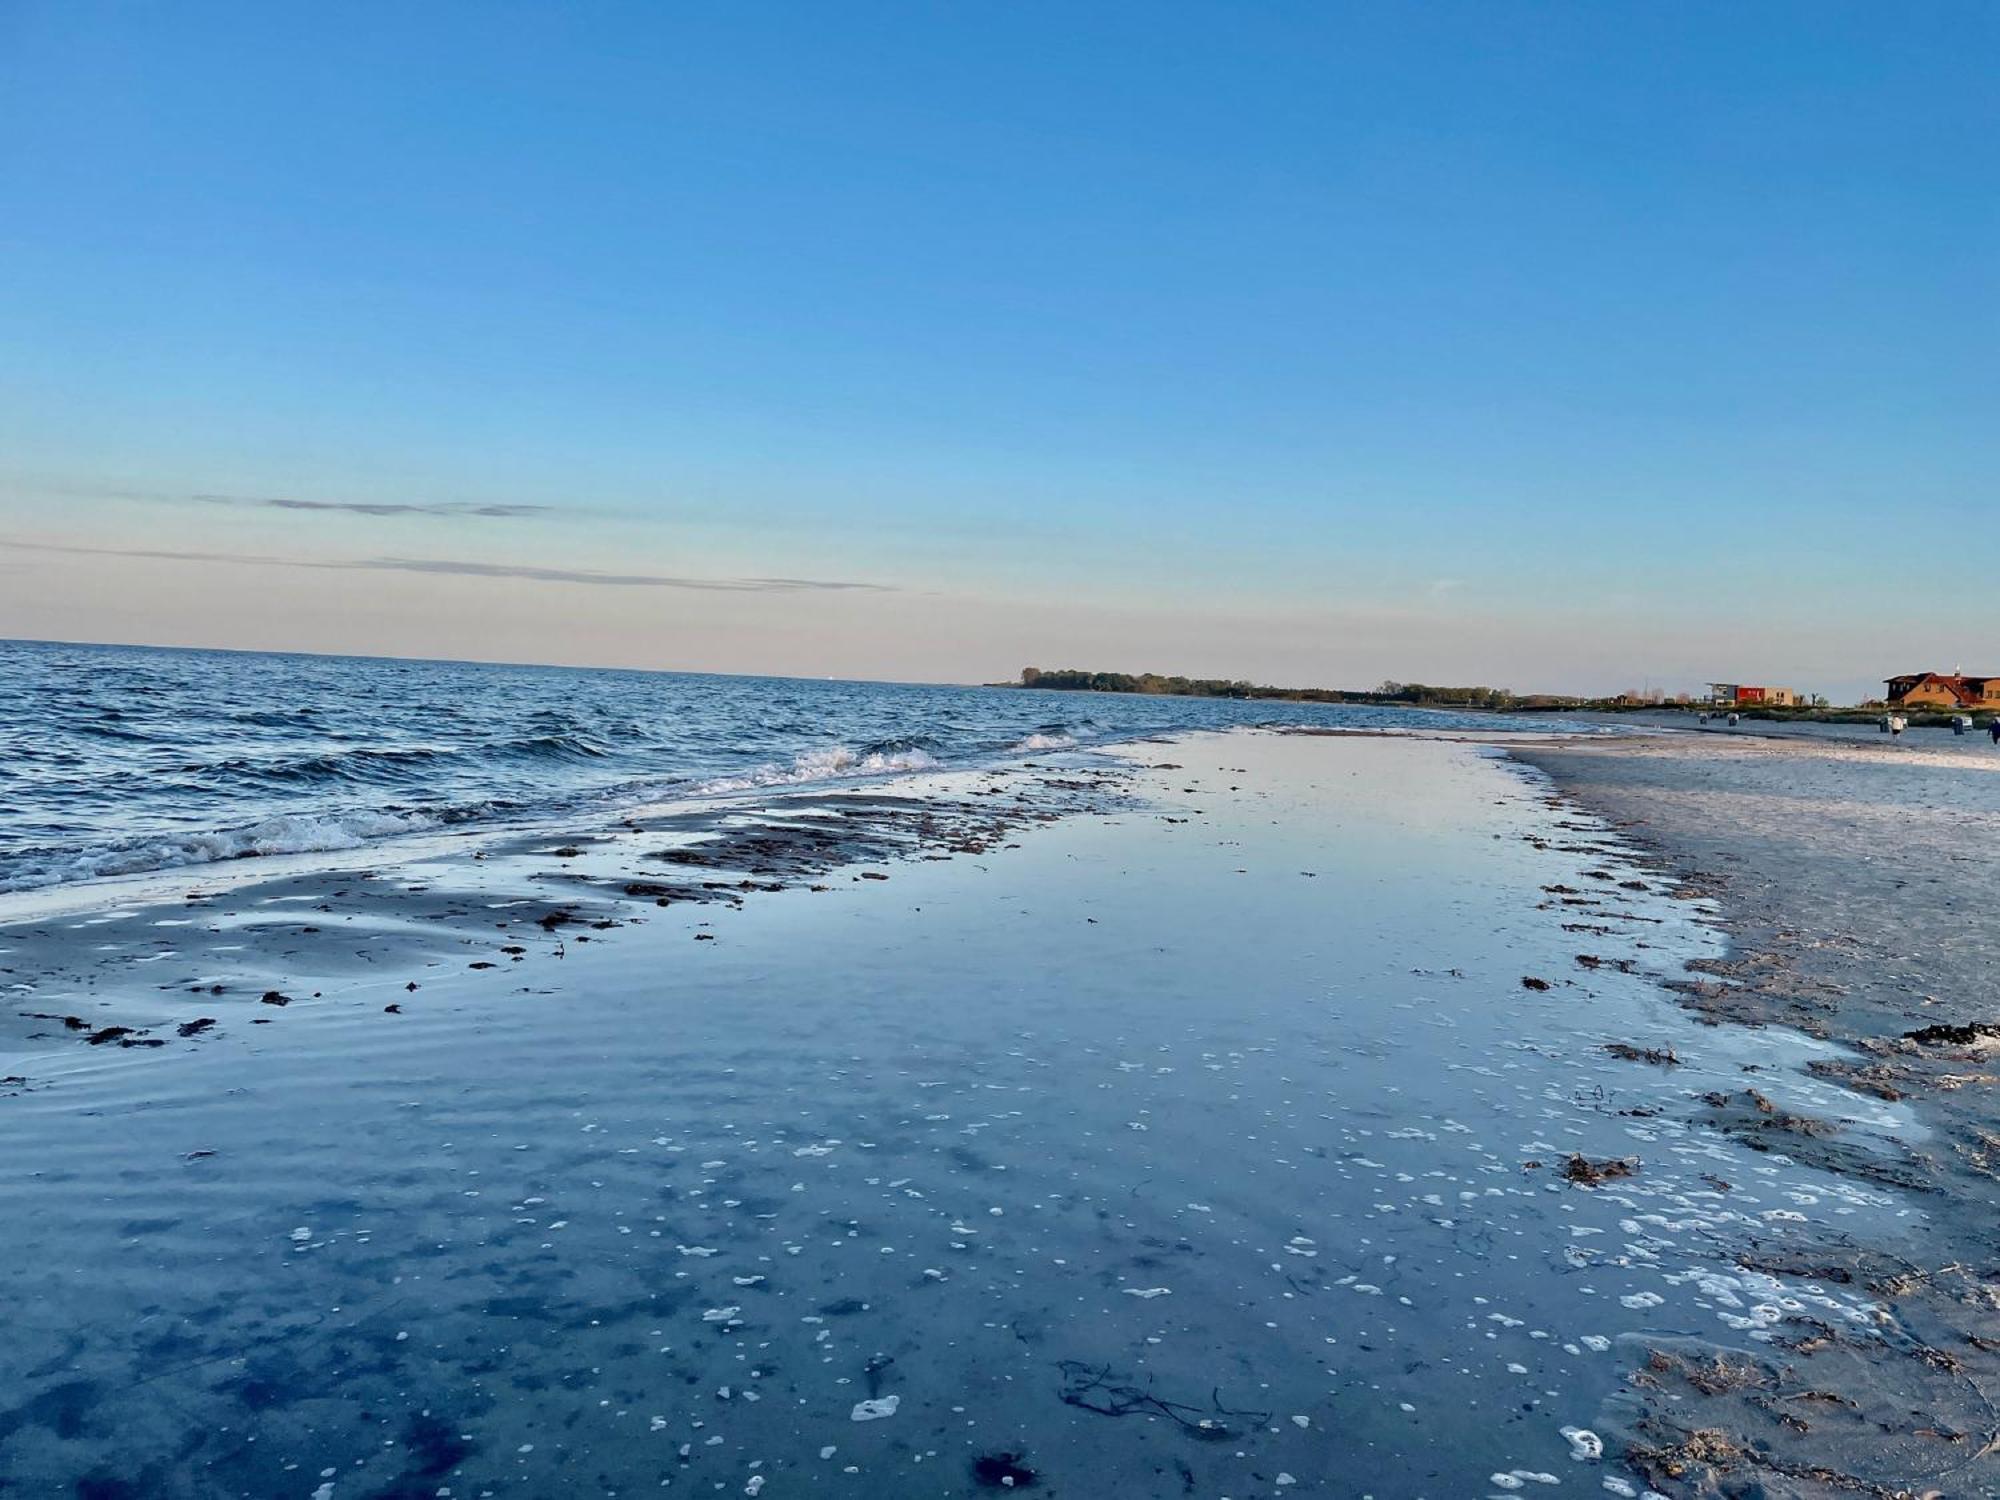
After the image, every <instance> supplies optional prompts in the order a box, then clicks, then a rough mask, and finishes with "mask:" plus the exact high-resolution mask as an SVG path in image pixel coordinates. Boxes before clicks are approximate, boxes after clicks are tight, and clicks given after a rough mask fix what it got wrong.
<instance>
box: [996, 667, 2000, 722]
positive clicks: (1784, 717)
mask: <svg viewBox="0 0 2000 1500" xmlns="http://www.w3.org/2000/svg"><path fill="white" fill-rule="evenodd" d="M993 685H994V686H996V687H1023V688H1045V689H1053V690H1055V691H1057V692H1073V693H1144V694H1153V695H1156V696H1162V697H1173V698H1240V699H1268V700H1273V701H1279V702H1289V703H1380V704H1401V705H1407V706H1410V707H1416V708H1455V709H1487V710H1491V711H1495V712H1504V713H1517V714H1518V713H1565V712H1589V713H1605V714H1641V713H1643V714H1686V715H1694V714H1699V713H1709V714H1724V713H1734V714H1736V715H1737V717H1738V718H1740V719H1745V720H1751V719H1755V720H1768V721H1774V722H1778V723H1802V724H1873V723H1875V722H1876V721H1877V720H1879V719H1880V718H1881V717H1882V715H1883V714H1884V713H1885V712H1887V711H1888V710H1887V709H1886V708H1885V707H1884V706H1883V705H1882V704H1879V703H1877V704H1863V705H1860V706H1857V707H1850V708H1836V707H1833V706H1832V705H1830V704H1828V703H1827V702H1826V701H1825V700H1824V699H1819V700H1816V701H1815V702H1813V703H1811V704H1799V705H1797V706H1792V707H1779V706H1777V705H1772V704H1744V705H1741V706H1738V707H1736V708H1734V709H1730V708H1723V707H1718V706H1716V705H1713V704H1710V703H1707V702H1705V701H1703V700H1700V699H1697V698H1692V697H1684V698H1680V699H1664V698H1660V697H1658V696H1657V695H1654V696H1653V697H1650V698H1642V697H1640V696H1638V695H1637V694H1633V693H1625V694H1620V695H1618V696H1617V697H1612V698H1580V697H1573V696H1568V695H1564V694H1561V693H1516V692H1514V691H1513V690H1512V689H1510V688H1493V687H1438V686H1435V685H1433V684H1430V683H1424V682H1394V681H1389V682H1384V683H1382V684H1380V685H1379V686H1377V687H1374V688H1294V687H1271V686H1268V685H1266V684H1263V683H1254V682H1248V681H1245V680H1243V679H1241V678H1234V679H1232V678H1225V677H1178V676H1168V675H1166V674H1164V673H1160V672H1096V671H1085V670H1083V669H1081V668H1077V667H1063V668H1053V669H1047V668H1042V667H1023V668H1022V669H1021V677H1020V680H1019V681H1018V682H1006V683H995V684H993ZM1897 712H1898V713H1900V714H1902V716H1903V717H1904V718H1905V719H1907V720H1908V721H1909V723H1910V725H1911V726H1912V727H1914V728H1919V729H1943V728H1948V727H1950V725H1951V722H1952V719H1953V718H1954V717H1955V716H1956V715H1955V713H1954V711H1950V710H1945V709H1938V710H1935V711H1930V710H1924V709H1899V710H1897ZM1970 717H1972V718H1973V719H1974V721H1975V722H1976V723H1977V724H1978V725H1979V726H1980V727H1981V728H1984V727H1985V725H1986V724H1987V723H1988V722H1989V721H1990V720H1991V719H1992V718H1993V717H1994V716H1993V715H1991V714H1973V715H1970Z"/></svg>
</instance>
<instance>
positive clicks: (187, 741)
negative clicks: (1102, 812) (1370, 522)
mask: <svg viewBox="0 0 2000 1500" xmlns="http://www.w3.org/2000/svg"><path fill="white" fill-rule="evenodd" d="M1274 719H1275V720H1283V721H1286V722H1293V723H1301V724H1314V725H1321V726H1346V727H1395V726H1398V725H1412V724H1422V725H1429V726H1449V725H1452V724H1459V723H1477V724H1479V725H1480V726H1482V727H1485V728H1492V727H1495V725H1496V721H1495V720H1494V719H1493V718H1492V717H1491V716H1482V717H1479V718H1477V719H1465V718H1463V717H1458V716H1452V715H1445V714H1437V713H1430V712H1424V711H1419V710H1402V709H1377V708H1366V707H1362V708H1334V707H1319V706H1314V705H1305V704H1284V703H1238V702H1231V701H1228V700H1219V699H1170V698H1138V697H1115V696H1109V695H1105V694H1095V693H1093V694H1077V693H1055V692H1021V691H1013V692H1007V691H997V690H991V689H978V688H961V687H928V686H909V685H900V684H894V683H861V682H821V681H806V680H797V679H786V678H766V677H709V676H689V675H684V674H675V673H658V672H614V671H580V670H571V669H567V668H558V667H509V666H482V665H476V664H468V663H462V662H427V661H389V660H382V659H379V658H354V657H325V656H279V655H265V654H259V653H249V652H218V651H173V650H156V649H146V648H137V647H122V646H68V645H51V644H44V643H30V642H0V891H8V890H20V889H26V888H32V887H36V886H44V885H54V884H61V883H63V882H66V881H72V880H83V879H88V878H91V877H93V876H100V875H113V874H124V873H130V872H134V871H140V870H151V869H158V868H162V867H172V866H179V865H196V864H203V863H207V862H209V861H213V860H218V859H229V858H234V857H238V856H241V855H246V854H288V853H299V852H306V851H313V850H331V849H345V848H353V847H356V846H359V845H363V844H366V843H369V842H372V841H374V840H377V839H384V838H392V837H395V836H396V835H399V834H408V833H415V832H422V831H425V830H429V829H434V828H437V827H440V826H446V825H459V824H464V823H468V822H489V821H504V820H508V819H518V818H524V817H530V816H534V815H536V814H542V813H550V812H568V811H573V810H577V809H580V808H585V807H603V806H607V805H617V804H620V803H631V802H639V801H645V800H649V799H652V798H659V797H671V796H676V795H681V794H685V793H688V792H690V791H706V790H723V789H731V788H738V787H751V786H757V785H782V784H787V783H793V782H806V781H816V780H822V779H832V778H837V777H843V776H855V775H868V774H879V773H883V772H890V771H896V770H905V769H914V768H922V767H926V766H931V765H947V766H948V765H964V764H969V763H974V762H979V761H982V760H986V759H990V758H993V757H999V756H1007V755H1019V754H1023V753H1033V752H1036V751H1041V750H1046V749H1049V748H1053V747H1061V746H1064V745H1067V744H1070V743H1072V742H1075V743H1081V744H1093V743H1101V742H1104V741H1107V740H1114V739H1126V738H1130V737H1132V736H1134V735H1143V734H1151V733H1156V732H1160V731H1165V730H1174V729H1191V728H1192V729H1201V728H1223V727H1227V726H1229V725H1233V724H1244V723H1254V722H1263V721H1268V720H1274Z"/></svg>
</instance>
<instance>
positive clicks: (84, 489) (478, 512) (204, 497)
mask: <svg viewBox="0 0 2000 1500" xmlns="http://www.w3.org/2000/svg"><path fill="white" fill-rule="evenodd" d="M28 487H29V488H33V489H42V490H49V491H53V492H56V493H59V494H67V495H80V496H90V497H92V498H95V499H99V500H137V501H141V502H143V503H145V504H148V505H222V506H229V507H231V508H232V509H236V510H289V511H320V512H331V513H335V514H341V515H350V516H373V517H377V518H384V517H395V516H446V517H453V516H456V517H461V518H473V517H484V518H488V519H496V520H518V519H522V518H524V517H528V516H546V515H554V514H556V513H557V509H558V508H557V507H556V506H553V505H517V504H514V503H512V502H506V501H489V500H316V499H311V498H308V497H306V496H302V495H226V494H220V493H217V492H214V491H196V492H194V493H186V492H182V491H177V490H133V489H117V488H114V487H112V486H109V485H92V484H47V483H41V484H32V485H30V486H28ZM562 513H563V514H565V515H569V516H582V515H588V514H589V512H588V511H586V510H582V509H578V508H575V507H569V508H565V509H564V510H563V511H562Z"/></svg>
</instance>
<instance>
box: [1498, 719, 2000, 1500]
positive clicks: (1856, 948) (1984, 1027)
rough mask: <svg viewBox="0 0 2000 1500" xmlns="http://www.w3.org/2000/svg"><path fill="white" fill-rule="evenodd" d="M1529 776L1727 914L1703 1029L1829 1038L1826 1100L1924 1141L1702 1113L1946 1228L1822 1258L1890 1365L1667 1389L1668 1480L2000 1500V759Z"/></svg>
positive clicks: (1803, 1117) (1856, 745)
mask: <svg viewBox="0 0 2000 1500" xmlns="http://www.w3.org/2000/svg"><path fill="white" fill-rule="evenodd" d="M1517 754H1518V757H1519V758H1520V759H1521V760H1522V761H1524V762H1526V763H1529V764H1532V765H1534V766H1537V767H1539V768H1540V769H1542V770H1543V771H1545V772H1546V773H1547V774H1549V775H1550V776H1551V777H1552V778H1553V779H1554V781H1555V782H1556V784H1557V785H1558V786H1559V787H1560V788H1561V790H1562V792H1563V794H1564V797H1565V799H1566V800H1567V801H1568V802H1569V803H1570V805H1573V806H1577V807H1580V808H1583V809H1588V810H1589V811H1591V812H1592V813H1594V814H1597V815H1600V816H1602V817H1603V818H1605V819H1606V820H1607V821H1608V822H1610V823H1611V824H1612V825H1613V826H1614V827H1615V828H1616V829H1617V830H1618V832H1619V833H1620V835H1621V836H1622V837H1624V838H1627V839H1630V840H1632V841H1633V842H1634V843H1636V844H1637V845H1639V846H1640V847H1642V848H1644V849H1645V850H1646V851H1647V852H1648V855H1649V858H1650V860H1651V862H1652V863H1653V865H1654V867H1655V868H1656V869H1658V870H1660V871H1661V872H1662V873H1663V874H1665V875H1667V876H1668V877H1669V878H1672V879H1675V880H1677V881H1681V882H1683V883H1685V884H1687V885H1688V886H1690V887H1691V888H1696V889H1700V890H1702V891H1704V892H1707V893H1709V894H1711V895H1712V896H1713V897H1714V898H1715V900H1716V903H1717V904H1716V915H1715V922H1716V926H1717V930H1718V931H1719V932H1720V933H1722V934H1723V935H1724V936H1725V937H1726V938H1727V940H1728V945H1729V946H1728V950H1727V952H1726V953H1725V954H1722V955H1719V956H1716V957H1712V958H1703V959H1700V960H1697V961H1696V962H1695V963H1694V965H1693V966H1692V971H1691V973H1690V974H1689V975H1688V976H1687V977H1686V980H1685V982H1684V983H1682V984H1680V985H1678V986H1677V988H1678V991H1679V993H1680V995H1681V997H1682V999H1683V1002H1684V1003H1685V1004H1686V1005H1687V1006H1688V1007H1689V1008H1690V1009H1691V1011H1693V1012H1694V1013H1695V1014H1698V1015H1701V1016H1703V1017H1705V1018H1707V1019H1709V1020H1711V1021H1713V1022H1717V1023H1723V1024H1732V1025H1748V1026H1754V1027H1783V1028H1789V1029H1794V1030H1796V1031H1798V1032H1801V1033H1804V1034H1807V1035H1810V1036H1813V1037H1817V1038H1824V1039H1826V1040H1828V1041H1830V1042H1832V1043H1834V1044H1836V1045H1837V1046H1838V1049H1839V1050H1838V1052H1837V1053H1836V1054H1835V1055H1833V1056H1830V1057H1824V1058H1818V1059H1815V1060H1813V1061H1812V1062H1811V1063H1810V1064H1809V1066H1810V1068H1811V1069H1812V1071H1813V1072H1814V1074H1815V1075H1816V1076H1819V1077H1823V1078H1826V1079H1829V1080H1834V1081H1838V1082H1840V1083H1842V1084H1843V1085H1845V1086H1847V1087H1849V1088H1851V1089H1854V1090H1856V1091H1859V1092H1863V1093H1866V1094H1869V1095H1871V1096H1873V1097H1877V1098H1880V1099H1883V1100H1885V1101H1892V1102H1894V1103H1896V1104H1897V1105H1898V1107H1900V1108H1904V1109H1907V1110H1909V1112H1910V1116H1911V1120H1912V1128H1910V1129H1908V1130H1904V1131H1899V1132H1897V1134H1896V1135H1895V1137H1894V1138H1893V1139H1892V1140H1891V1141H1888V1142H1884V1141H1883V1140H1882V1139H1880V1138H1879V1137H1878V1136H1874V1135H1869V1136H1866V1137H1863V1138H1857V1136H1856V1133H1855V1132H1854V1131H1853V1130H1852V1129H1851V1128H1849V1127H1848V1126H1847V1125H1846V1124H1845V1123H1844V1122H1842V1121H1841V1120H1839V1119H1838V1118H1837V1117H1829V1116H1826V1115H1824V1114H1820V1113H1816V1112H1804V1113H1800V1114H1797V1115H1794V1114H1793V1113H1791V1112H1790V1111H1788V1110H1786V1109H1782V1108H1773V1107H1768V1106H1769V1101H1768V1100H1765V1099H1763V1098H1762V1097H1761V1096H1753V1095H1751V1094H1750V1093H1748V1092H1747V1091H1744V1090H1741V1089H1739V1090H1735V1091H1728V1092H1725V1093H1724V1094H1723V1095H1722V1096H1721V1097H1718V1098H1716V1099H1714V1100H1708V1101H1704V1102H1705V1104H1706V1106H1707V1108H1708V1112H1709V1118H1710V1119H1711V1121H1712V1123H1714V1125H1715V1126H1716V1127H1717V1128H1719V1129H1722V1130H1724V1131H1727V1132H1729V1133H1731V1134H1733V1135H1735V1136H1737V1137H1738V1138H1740V1139H1743V1140H1745V1141H1747V1142H1750V1143H1751V1144H1753V1145H1757V1146H1759V1147H1760V1148H1763V1149H1767V1150H1770V1151H1772V1152H1782V1153H1784V1154H1785V1155H1787V1156H1788V1157H1790V1158H1792V1159H1794V1160H1798V1161H1808V1162H1813V1163H1815V1164H1818V1165H1820V1166H1823V1167H1826V1168H1827V1169H1829V1170H1832V1171H1835V1172H1838V1173H1840V1174H1841V1175H1843V1176H1845V1177H1847V1178H1849V1179H1850V1180H1855V1181H1865V1182H1872V1183H1877V1184H1883V1185H1886V1186H1890V1187H1893V1188H1894V1189H1895V1190H1896V1191H1897V1192H1899V1193H1900V1194H1902V1195H1905V1196H1906V1197H1907V1198H1908V1200H1909V1201H1911V1202H1912V1203H1915V1204H1918V1205H1921V1208H1922V1212H1923V1214H1924V1216H1925V1218H1926V1221H1927V1224H1928V1228H1927V1230H1926V1232H1925V1234H1924V1235H1923V1236H1922V1237H1921V1238H1920V1240H1919V1241H1918V1253H1916V1254H1914V1255H1912V1256H1910V1257H1908V1258H1907V1259H1905V1258H1903V1257H1901V1256H1896V1255H1887V1254H1884V1253H1883V1247H1882V1246H1880V1245H1876V1244H1870V1243H1867V1242H1858V1243H1857V1242H1851V1241H1849V1240H1848V1239H1846V1238H1844V1237H1832V1238H1829V1239H1827V1240H1826V1241H1825V1242H1824V1243H1823V1244H1821V1245H1819V1246H1818V1247H1817V1248H1816V1249H1815V1250H1814V1252H1813V1253H1812V1254H1811V1255H1810V1256H1809V1257H1808V1260H1809V1262H1810V1263H1811V1268H1812V1269H1814V1270H1816V1271H1820V1272H1823V1273H1829V1274H1836V1275H1838V1276H1839V1277H1840V1278H1841V1279H1842V1282H1843V1284H1847V1285H1852V1286H1861V1287H1866V1288H1868V1289H1869V1290H1870V1291H1871V1292H1873V1293H1874V1294H1876V1295H1878V1296H1880V1297H1881V1298H1882V1300H1883V1304H1884V1319H1883V1332H1884V1339H1883V1341H1882V1342H1881V1343H1880V1344H1875V1343H1871V1344H1869V1345H1868V1346H1866V1347H1865V1348H1862V1349H1858V1350H1857V1349H1856V1348H1854V1347H1853V1346H1852V1345H1851V1343H1850V1342H1849V1341H1848V1340H1847V1339H1846V1338H1845V1337H1844V1336H1843V1335H1842V1334H1840V1333H1838V1332H1827V1333H1821V1332H1818V1331H1816V1330H1812V1329H1810V1328H1804V1329H1801V1330H1800V1331H1799V1334H1798V1335H1797V1336H1795V1337H1793V1338H1791V1339H1789V1340H1788V1341H1787V1347H1786V1349H1785V1351H1784V1353H1785V1359H1784V1361H1783V1362H1782V1363H1776V1362H1773V1361H1771V1360H1770V1358H1769V1354H1768V1351H1766V1352H1765V1353H1763V1354H1761V1355H1759V1356H1756V1357H1753V1358H1750V1359H1740V1358H1739V1359H1738V1360H1737V1363H1738V1365H1739V1368H1738V1370H1737V1371H1736V1372H1735V1373H1733V1374H1732V1375H1731V1376H1730V1377H1729V1378H1727V1379H1726V1380H1722V1381H1715V1380H1710V1381H1707V1382H1703V1383H1701V1384H1698V1385H1696V1386H1689V1385H1688V1384H1687V1382H1686V1381H1685V1380H1683V1379H1680V1378H1679V1372H1672V1371H1670V1372H1666V1375H1665V1378H1664V1379H1663V1383H1662V1390H1663V1391H1666V1390H1670V1391H1672V1392H1674V1393H1675V1394H1677V1395H1679V1396H1680V1397H1681V1398H1682V1399H1681V1400H1680V1401H1679V1402H1678V1403H1676V1406H1675V1408H1673V1409H1669V1408H1668V1407H1667V1406H1666V1404H1665V1403H1664V1402H1655V1403H1654V1405H1653V1409H1652V1410H1651V1411H1649V1412H1648V1413H1647V1414H1646V1416H1645V1418H1644V1419H1643V1426H1644V1428H1645V1430H1646V1432H1647V1434H1648V1440H1649V1441H1651V1442H1652V1443H1653V1444H1654V1445H1655V1446H1657V1447H1659V1448H1661V1449H1662V1450H1664V1451H1665V1453H1666V1454H1667V1455H1668V1456H1667V1457H1663V1459H1662V1460H1661V1462H1662V1465H1663V1466H1664V1465H1666V1464H1669V1463H1671V1464H1672V1465H1673V1466H1675V1467H1679V1468H1681V1469H1682V1470H1683V1476H1682V1477H1683V1478H1684V1480H1685V1481H1686V1482H1688V1483H1690V1484H1693V1485H1696V1486H1705V1487H1712V1488H1715V1489H1718V1490H1720V1491H1722V1492H1725V1493H1737V1492H1739V1491H1741V1492H1747V1491H1744V1490H1743V1489H1742V1487H1743V1486H1747V1485H1757V1484H1762V1485H1764V1486H1766V1487H1767V1489H1768V1490H1769V1491H1770V1492H1774V1493H1799V1494H1851V1493H1865V1494H1903V1493H1909V1494H1922V1493H1926V1492H1936V1493H1940V1494H1948V1495H1992V1494H2000V1259H1996V1254H1995V1238H1994V1233H1995V1225H1996V1224H2000V1108H1996V1101H2000V987H1996V975H2000V753H1995V752H1994V751H1993V750H1992V749H1991V748H1990V747H1989V746H1988V745H1987V744H1986V742H1985V741H1984V740H1983V739H1981V740H1978V741H1974V740H1972V739H1971V738H1970V737H1965V738H1960V737H1955V736H1952V735H1949V734H1948V733H1943V732H1935V731H1933V732H1927V733H1912V734H1911V735H1909V736H1907V737H1905V738H1903V739H1901V740H1897V741H1893V742H1892V741H1889V740H1886V739H1883V738H1880V737H1875V738H1872V739H1871V738H1868V737H1866V736H1862V735H1851V736H1836V735H1825V736H1821V737H1818V738H1817V739H1812V738H1809V737H1805V736H1793V737H1788V738H1784V739H1779V738H1775V737H1767V736H1757V737H1754V738H1752V737H1747V736H1745V737H1737V736H1727V737H1724V736H1718V735H1705V736H1701V737H1695V736H1691V735H1676V736H1666V737H1650V738H1646V739H1635V740H1624V741H1621V742H1617V743H1610V742H1599V743H1593V744H1580V743H1578V744H1571V745H1567V746H1563V747H1560V748H1557V747H1534V748H1525V749H1522V750H1520V751H1518V752H1517ZM1703 1352H1704V1353H1705V1354H1706V1355H1707V1356H1708V1357H1711V1358H1712V1357H1714V1356H1715V1353H1716V1351H1714V1350H1707V1351H1703ZM1885 1355H1886V1357H1885ZM1704 1385H1705V1386H1706V1387H1707V1388H1706V1389H1704V1388H1702V1387H1703V1386H1704ZM1781 1386H1789V1387H1800V1388H1810V1389H1812V1390H1814V1391H1816V1392H1818V1393H1819V1395H1818V1397H1817V1405H1818V1413H1817V1415H1816V1416H1814V1417H1813V1418H1812V1419H1811V1420H1810V1421H1809V1422H1807V1423H1805V1424H1804V1425H1799V1424H1797V1423H1794V1422H1792V1421H1788V1420H1784V1419H1782V1417H1781V1415H1780V1414H1779V1413H1777V1412H1774V1411H1773V1410H1771V1409H1770V1406H1769V1403H1768V1401H1767V1399H1766V1398H1767V1396H1768V1394H1769V1392H1770V1391H1772V1390H1773V1389H1775V1388H1778V1387H1781ZM1703 1434H1706V1436H1703ZM1820 1469H1825V1470H1828V1471H1830V1472H1827V1473H1815V1471H1816V1470H1820ZM1732 1486H1734V1488H1732Z"/></svg>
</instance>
